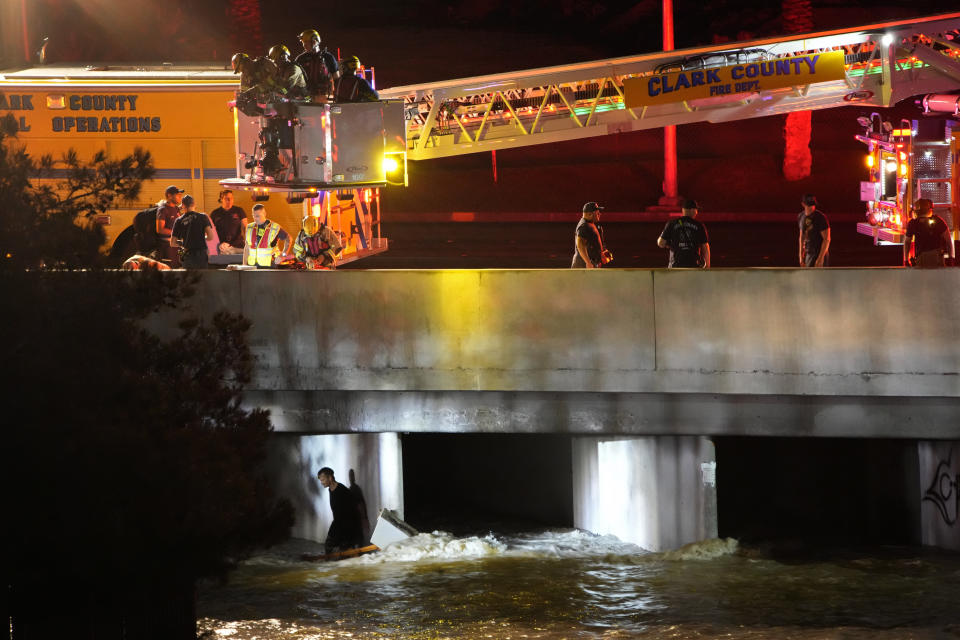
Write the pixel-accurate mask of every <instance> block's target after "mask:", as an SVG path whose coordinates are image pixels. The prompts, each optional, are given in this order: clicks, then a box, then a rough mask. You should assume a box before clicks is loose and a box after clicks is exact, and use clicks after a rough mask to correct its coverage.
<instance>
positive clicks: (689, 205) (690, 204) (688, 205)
mask: <svg viewBox="0 0 960 640" xmlns="http://www.w3.org/2000/svg"><path fill="white" fill-rule="evenodd" d="M680 206H681V207H682V208H683V209H699V208H700V207H699V206H697V201H696V200H693V199H689V198H688V199H687V200H684V201H683V204H682V205H680Z"/></svg>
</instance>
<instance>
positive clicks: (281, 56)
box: [267, 44, 307, 100]
mask: <svg viewBox="0 0 960 640" xmlns="http://www.w3.org/2000/svg"><path fill="white" fill-rule="evenodd" d="M267 57H268V58H270V60H272V61H273V63H274V64H275V65H277V77H278V79H279V83H280V86H281V87H282V88H283V90H284V91H285V92H286V93H285V96H286V97H287V98H291V99H295V100H302V99H303V98H306V97H307V78H306V76H304V75H303V69H301V68H300V65H298V64H297V63H295V62H294V61H293V60H291V59H290V49H287V48H286V47H285V46H284V45H282V44H278V45H274V46H272V47H270V51H269V52H267Z"/></svg>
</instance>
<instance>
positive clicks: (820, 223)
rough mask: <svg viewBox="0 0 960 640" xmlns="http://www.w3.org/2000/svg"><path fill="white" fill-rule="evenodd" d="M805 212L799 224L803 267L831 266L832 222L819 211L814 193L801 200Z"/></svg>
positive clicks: (798, 220)
mask: <svg viewBox="0 0 960 640" xmlns="http://www.w3.org/2000/svg"><path fill="white" fill-rule="evenodd" d="M800 204H801V205H802V206H803V211H801V212H800V217H799V218H797V222H798V224H799V227H800V239H799V251H800V255H799V258H800V266H801V267H826V266H829V265H830V221H829V220H827V216H825V215H823V212H822V211H820V210H819V209H817V197H816V196H815V195H813V194H812V193H807V194H804V196H803V198H801V199H800Z"/></svg>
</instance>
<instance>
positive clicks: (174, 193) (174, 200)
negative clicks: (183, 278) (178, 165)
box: [157, 185, 183, 269]
mask: <svg viewBox="0 0 960 640" xmlns="http://www.w3.org/2000/svg"><path fill="white" fill-rule="evenodd" d="M163 197H164V201H163V202H159V203H157V239H158V242H159V248H160V257H161V258H162V259H163V260H164V261H166V262H167V263H168V264H169V265H170V266H171V267H173V268H174V269H178V268H179V267H180V254H179V252H178V251H177V249H176V247H173V246H172V245H171V244H170V234H172V233H173V223H175V222H176V221H177V218H179V217H180V209H181V206H180V203H181V201H182V200H183V189H181V188H180V187H178V186H176V185H170V186H169V187H167V190H166V191H164V193H163Z"/></svg>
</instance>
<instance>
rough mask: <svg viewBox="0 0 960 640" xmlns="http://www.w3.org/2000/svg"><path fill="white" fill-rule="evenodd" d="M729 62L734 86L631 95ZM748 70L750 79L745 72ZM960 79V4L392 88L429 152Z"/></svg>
mask: <svg viewBox="0 0 960 640" xmlns="http://www.w3.org/2000/svg"><path fill="white" fill-rule="evenodd" d="M824 55H826V56H828V57H831V58H832V60H833V61H834V62H836V60H837V58H838V57H839V59H840V62H839V64H838V65H837V64H835V65H834V66H833V70H834V73H833V74H832V75H831V76H826V77H825V78H822V77H820V76H818V75H816V74H806V75H800V74H797V75H794V76H790V75H787V76H786V77H782V78H780V80H781V82H779V83H775V84H776V86H770V85H768V84H767V82H766V81H767V80H768V78H767V77H764V76H763V75H762V72H763V71H765V70H768V69H771V68H772V69H774V70H776V67H775V65H776V63H777V61H780V62H781V63H784V62H787V63H789V62H790V61H792V60H797V59H802V58H804V57H806V58H808V59H810V58H812V56H824ZM764 63H766V64H764ZM751 64H754V65H759V66H758V67H751V70H756V69H759V71H760V74H758V75H757V76H755V81H754V80H751V78H750V77H749V76H747V75H745V74H746V73H747V72H748V71H749V70H748V69H747V67H748V66H749V65H751ZM838 67H839V69H838ZM721 70H727V71H729V72H730V73H731V74H733V80H734V82H731V83H729V84H732V85H733V86H732V87H729V88H730V89H732V90H731V91H730V92H729V93H720V92H714V94H713V95H709V94H708V95H702V93H703V92H702V91H700V92H699V93H698V91H697V90H698V89H702V88H703V87H690V88H689V89H688V90H685V89H687V88H686V87H683V86H680V87H679V88H678V87H677V86H676V85H673V86H671V89H673V90H672V91H670V92H661V94H660V95H658V96H654V97H656V98H657V100H655V101H648V102H649V103H648V104H642V101H641V103H637V102H636V101H634V102H633V103H631V100H630V97H631V96H630V92H631V88H636V87H637V86H638V85H639V86H640V87H641V88H643V87H647V88H649V87H650V84H651V82H652V83H653V88H654V90H657V89H660V88H662V84H661V82H660V80H661V78H660V76H664V77H668V78H679V76H680V75H684V77H685V78H687V80H688V81H689V80H691V79H692V78H690V76H691V75H692V74H694V73H695V72H696V71H701V72H704V73H706V72H707V71H712V72H714V75H716V76H718V77H720V78H721V79H722V76H721V75H720V74H719V73H716V72H718V71H721ZM738 72H739V73H740V76H741V77H740V78H739V80H741V82H736V80H738V78H737V73H738ZM694 82H695V80H694ZM680 84H681V85H682V84H683V82H682V81H681V83H680ZM715 84H716V85H717V86H723V85H725V84H727V83H721V82H717V83H715ZM768 87H769V88H768ZM958 87H960V13H949V14H942V15H936V16H931V17H927V18H919V19H913V20H902V21H894V22H884V23H876V24H870V25H866V26H862V27H856V28H850V29H836V30H830V31H821V32H817V33H807V34H799V35H790V36H786V37H778V38H761V39H757V40H751V41H747V42H740V43H736V44H735V45H731V44H729V43H727V44H723V45H713V46H708V47H699V48H691V49H678V50H674V51H669V52H656V53H647V54H642V55H637V56H629V57H623V58H611V59H608V60H597V61H593V62H582V63H574V64H568V65H560V66H554V67H545V68H540V69H527V70H522V71H512V72H507V73H499V74H494V75H488V76H478V77H473V78H463V79H458V80H448V81H442V82H432V83H426V84H420V85H411V86H402V87H393V88H389V89H383V90H381V91H380V96H381V97H382V98H385V99H397V100H403V102H404V104H405V105H406V108H407V109H406V116H407V121H406V139H407V147H406V151H407V157H408V159H410V160H427V159H431V158H442V157H448V156H454V155H460V154H465V153H476V152H481V151H491V150H496V149H507V148H515V147H523V146H527V145H533V144H541V143H548V142H560V141H565V140H576V139H579V138H586V137H591V136H601V135H607V134H611V133H620V132H628V131H639V130H643V129H655V128H660V127H663V126H666V125H680V124H689V123H693V122H729V121H734V120H743V119H747V118H757V117H762V116H770V115H777V114H783V113H789V112H791V111H802V110H813V109H827V108H832V107H840V106H859V107H889V106H891V105H893V104H896V103H897V102H899V101H901V100H904V99H906V98H909V97H911V96H915V95H920V94H929V93H942V92H949V91H953V90H955V89H957V88H958ZM641 93H642V91H641ZM646 97H650V96H646Z"/></svg>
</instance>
